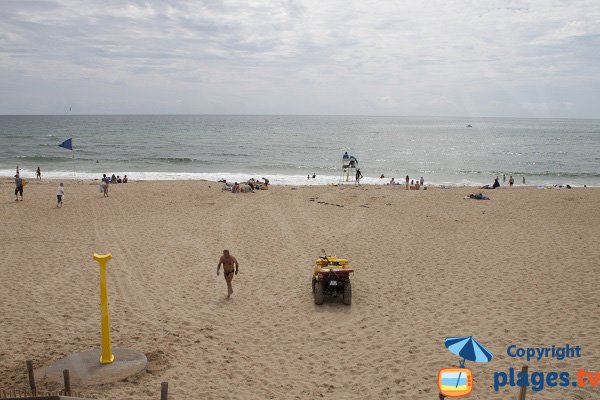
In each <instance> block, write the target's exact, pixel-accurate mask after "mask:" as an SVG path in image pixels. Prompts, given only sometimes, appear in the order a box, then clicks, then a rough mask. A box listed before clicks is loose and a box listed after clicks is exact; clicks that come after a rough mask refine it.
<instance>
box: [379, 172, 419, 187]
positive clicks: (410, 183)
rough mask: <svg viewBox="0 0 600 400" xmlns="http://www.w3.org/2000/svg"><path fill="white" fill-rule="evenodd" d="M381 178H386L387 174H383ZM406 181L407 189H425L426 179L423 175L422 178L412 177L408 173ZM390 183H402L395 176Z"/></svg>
mask: <svg viewBox="0 0 600 400" xmlns="http://www.w3.org/2000/svg"><path fill="white" fill-rule="evenodd" d="M379 178H380V179H385V175H383V174H381V176H380V177H379ZM404 181H405V183H406V190H420V189H421V188H423V189H425V179H424V178H423V177H421V179H417V180H416V181H415V180H414V179H410V177H409V176H408V175H406V177H405V178H404ZM389 185H401V183H400V182H399V181H396V180H395V179H394V178H392V179H390V182H389Z"/></svg>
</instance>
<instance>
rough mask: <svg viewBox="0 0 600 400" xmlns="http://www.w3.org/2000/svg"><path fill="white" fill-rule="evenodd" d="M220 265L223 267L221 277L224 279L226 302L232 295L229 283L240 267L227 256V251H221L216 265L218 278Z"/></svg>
mask: <svg viewBox="0 0 600 400" xmlns="http://www.w3.org/2000/svg"><path fill="white" fill-rule="evenodd" d="M221 265H222V266H223V276H224V277H225V282H227V300H229V299H230V298H231V295H232V294H233V288H232V287H231V281H232V280H233V275H234V273H235V275H237V273H238V269H239V267H240V266H239V264H238V261H237V260H236V258H235V257H234V256H232V255H231V254H229V250H223V255H222V256H221V258H220V259H219V264H218V265H217V276H219V270H220V269H221ZM234 266H235V269H234Z"/></svg>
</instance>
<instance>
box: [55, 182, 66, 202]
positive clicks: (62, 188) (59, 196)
mask: <svg viewBox="0 0 600 400" xmlns="http://www.w3.org/2000/svg"><path fill="white" fill-rule="evenodd" d="M63 197H65V185H63V183H62V182H61V183H60V185H58V189H56V208H58V207H62V205H63Z"/></svg>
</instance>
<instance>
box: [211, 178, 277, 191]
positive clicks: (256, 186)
mask: <svg viewBox="0 0 600 400" xmlns="http://www.w3.org/2000/svg"><path fill="white" fill-rule="evenodd" d="M219 182H221V183H223V189H222V190H223V191H228V192H231V193H249V192H250V193H254V191H255V190H267V189H268V188H269V180H268V179H267V178H265V177H263V178H262V182H261V181H259V180H258V179H254V178H250V179H249V180H248V181H246V182H242V184H240V183H238V182H234V183H231V182H227V179H221V180H220V181H219Z"/></svg>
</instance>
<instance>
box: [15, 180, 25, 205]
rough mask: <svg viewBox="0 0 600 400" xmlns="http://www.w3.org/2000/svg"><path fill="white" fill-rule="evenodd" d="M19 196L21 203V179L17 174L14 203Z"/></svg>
mask: <svg viewBox="0 0 600 400" xmlns="http://www.w3.org/2000/svg"><path fill="white" fill-rule="evenodd" d="M19 194H20V195H21V201H23V179H22V178H21V177H20V176H19V174H16V175H15V201H19V196H18V195H19Z"/></svg>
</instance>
